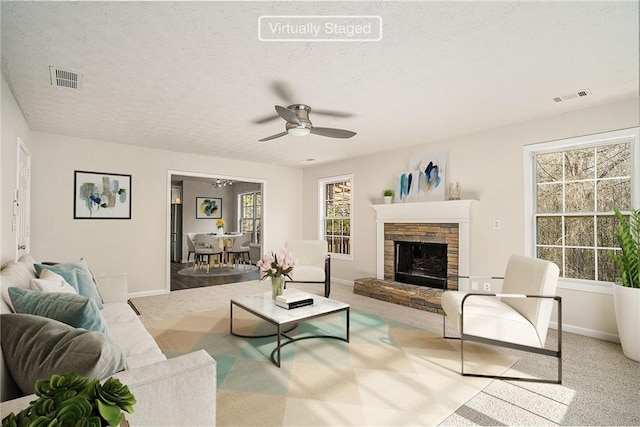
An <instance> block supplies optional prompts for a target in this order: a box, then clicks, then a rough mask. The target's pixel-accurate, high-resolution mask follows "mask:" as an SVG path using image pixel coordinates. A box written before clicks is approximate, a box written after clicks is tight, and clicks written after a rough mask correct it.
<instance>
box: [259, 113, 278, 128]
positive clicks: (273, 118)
mask: <svg viewBox="0 0 640 427" xmlns="http://www.w3.org/2000/svg"><path fill="white" fill-rule="evenodd" d="M279 118H280V116H279V115H277V114H272V115H270V116H265V117H263V118H261V119H255V120H254V121H253V123H255V124H257V125H261V124H263V123H267V122H271V121H274V120H275V119H279Z"/></svg>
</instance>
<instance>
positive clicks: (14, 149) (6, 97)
mask: <svg viewBox="0 0 640 427" xmlns="http://www.w3.org/2000/svg"><path fill="white" fill-rule="evenodd" d="M0 92H1V94H0V95H1V97H2V114H1V121H0V123H1V126H0V127H1V128H2V133H1V135H2V147H1V149H0V164H1V165H2V190H1V194H0V241H1V242H2V243H1V249H0V250H1V260H0V264H5V263H6V262H9V261H14V260H15V257H16V246H17V243H16V233H15V231H13V230H12V228H11V220H12V208H13V203H12V202H13V190H14V189H15V188H16V186H17V181H16V168H17V156H18V137H20V138H22V140H23V141H24V143H25V144H26V145H27V147H29V149H30V150H31V144H30V141H29V126H28V125H27V122H26V120H25V119H24V116H23V115H22V111H21V110H20V107H18V104H17V103H16V100H15V98H14V97H13V94H12V93H11V89H9V85H7V82H6V80H5V79H4V76H2V86H1V88H0Z"/></svg>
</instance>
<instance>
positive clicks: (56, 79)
mask: <svg viewBox="0 0 640 427" xmlns="http://www.w3.org/2000/svg"><path fill="white" fill-rule="evenodd" d="M49 75H50V77H51V85H52V86H56V87H68V88H71V89H78V86H80V74H79V73H76V72H75V71H69V70H63V69H61V68H57V67H53V66H49Z"/></svg>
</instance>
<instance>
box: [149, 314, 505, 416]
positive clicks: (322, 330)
mask: <svg viewBox="0 0 640 427" xmlns="http://www.w3.org/2000/svg"><path fill="white" fill-rule="evenodd" d="M343 316H344V313H340V314H336V315H331V316H327V317H323V318H319V319H314V320H312V321H310V322H307V323H304V324H301V325H299V326H298V328H296V329H295V330H294V331H292V332H291V333H290V335H292V336H294V337H295V336H311V335H319V334H331V335H342V334H344V318H343ZM234 325H239V326H240V328H239V330H237V331H238V332H241V333H243V334H251V333H252V332H254V331H255V330H256V329H259V333H264V332H265V330H264V329H265V327H266V326H268V325H265V324H264V322H262V321H261V320H258V319H256V318H255V317H254V316H252V315H250V314H249V313H246V312H242V311H240V310H235V309H234ZM350 325H351V339H350V342H349V343H345V342H342V341H336V340H327V339H313V340H303V341H299V342H296V343H294V344H291V345H288V346H285V347H284V348H283V350H282V365H281V368H278V367H276V366H275V365H274V364H273V363H271V361H270V359H269V355H270V353H271V351H272V350H273V349H274V348H275V337H269V338H254V339H246V338H240V337H236V336H232V335H230V334H229V310H228V309H217V310H212V311H207V312H200V313H191V314H188V315H185V316H180V317H175V318H169V319H163V320H157V321H151V322H146V323H145V326H146V327H147V329H148V330H149V331H150V332H151V334H152V335H153V336H154V338H155V339H156V341H157V342H158V345H159V346H160V347H161V348H162V350H163V352H164V353H165V354H166V355H167V356H168V357H175V356H177V355H180V354H184V353H188V352H191V351H195V350H199V349H205V350H206V351H207V352H208V353H209V354H211V356H212V357H213V358H214V359H216V361H217V369H218V378H217V380H218V401H217V421H218V425H220V426H226V425H236V426H237V425H241V426H245V425H261V426H280V425H287V426H301V425H326V426H333V425H341V426H344V425H351V426H365V425H369V426H373V425H375V426H381V425H389V426H391V425H393V426H397V425H436V424H438V423H440V422H441V421H442V420H444V419H445V418H447V417H448V416H449V415H450V414H451V413H453V412H454V411H455V410H456V409H457V408H458V407H460V406H461V405H463V404H464V403H465V402H467V401H468V400H469V399H470V398H472V397H473V396H475V395H476V394H477V393H478V392H480V391H481V390H482V389H483V388H485V387H486V386H487V385H488V384H489V383H490V380H484V379H474V378H463V377H461V376H460V375H459V374H458V371H457V370H458V368H459V343H457V342H455V341H453V342H452V341H446V340H444V339H442V338H441V337H440V336H439V335H437V334H435V333H433V332H430V331H426V330H424V329H420V328H415V327H412V326H409V325H405V324H402V323H399V322H395V321H389V320H387V319H384V318H383V317H381V316H379V315H377V314H373V313H366V312H360V311H356V310H352V312H351V321H350ZM234 329H235V327H234ZM465 352H466V353H467V354H468V357H469V360H468V361H469V363H468V366H469V368H470V369H474V370H477V371H478V372H484V373H490V374H498V373H502V372H504V371H505V369H507V367H508V366H510V365H511V364H512V363H513V362H514V361H515V358H513V357H511V356H507V355H504V354H500V353H498V352H495V351H492V350H489V349H487V348H485V347H481V346H474V345H470V346H468V348H467V349H466V351H465Z"/></svg>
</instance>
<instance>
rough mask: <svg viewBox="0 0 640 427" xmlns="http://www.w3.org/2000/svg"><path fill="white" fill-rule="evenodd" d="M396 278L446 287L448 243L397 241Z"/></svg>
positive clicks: (416, 283)
mask: <svg viewBox="0 0 640 427" xmlns="http://www.w3.org/2000/svg"><path fill="white" fill-rule="evenodd" d="M394 243H395V255H394V258H395V259H394V280H395V281H396V282H401V283H408V284H412V285H419V286H428V287H431V288H437V289H444V288H445V284H446V282H447V245H446V244H443V243H425V242H403V241H396V242H394Z"/></svg>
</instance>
